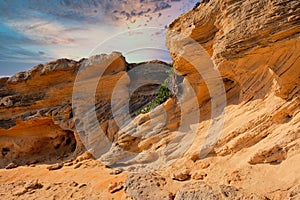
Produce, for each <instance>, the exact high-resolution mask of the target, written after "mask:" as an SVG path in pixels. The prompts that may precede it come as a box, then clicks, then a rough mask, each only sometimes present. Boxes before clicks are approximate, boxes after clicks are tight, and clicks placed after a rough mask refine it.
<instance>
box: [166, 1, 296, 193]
mask: <svg viewBox="0 0 300 200" xmlns="http://www.w3.org/2000/svg"><path fill="white" fill-rule="evenodd" d="M299 6H300V4H299V2H298V1H296V0H276V1H268V0H263V1H258V0H247V1H232V0H222V1H217V0H210V1H209V2H208V3H207V2H206V3H200V4H199V5H197V6H196V7H195V8H194V9H192V10H190V11H189V12H187V13H185V14H184V15H182V16H181V17H179V18H178V19H176V20H174V22H173V23H172V24H170V26H169V28H168V30H167V46H168V48H169V50H170V52H171V56H172V58H173V60H174V67H175V69H176V71H177V72H178V73H179V74H181V75H183V76H184V78H185V81H187V82H189V83H190V84H191V85H192V87H193V88H194V90H195V92H196V93H197V98H198V101H199V105H200V113H201V122H200V125H199V127H200V128H199V130H198V132H197V136H196V138H195V140H194V144H197V145H195V146H192V147H191V148H190V149H189V151H188V153H187V154H186V156H187V157H190V158H191V159H192V160H197V158H199V156H200V155H201V152H202V151H203V148H204V147H203V145H204V143H203V141H204V138H211V137H213V136H214V135H215V136H216V137H217V138H218V140H217V142H216V144H214V143H211V144H210V148H208V149H210V151H209V152H208V153H209V154H208V155H209V156H211V157H212V158H206V159H205V160H209V161H210V162H211V164H212V163H215V162H217V163H220V165H223V167H221V166H220V165H218V164H217V165H214V166H213V167H212V168H213V169H212V168H211V167H210V168H209V169H208V170H207V171H206V172H207V174H208V176H207V177H206V178H205V180H206V181H213V182H214V180H213V179H214V178H215V179H217V180H220V179H221V180H222V179H223V178H217V176H215V175H210V173H213V174H216V173H217V174H218V176H219V177H223V176H224V174H226V173H227V172H228V174H230V173H233V172H234V173H235V172H239V173H240V172H242V173H246V174H247V175H245V174H244V175H240V174H239V175H238V177H239V178H237V177H235V178H234V180H237V182H236V183H235V184H238V185H239V186H242V187H245V188H247V189H249V190H250V191H252V192H255V191H259V190H260V189H259V185H261V184H260V183H258V184H257V187H256V186H253V187H251V186H249V185H248V184H247V183H246V182H247V181H248V183H249V182H252V180H264V181H265V180H268V179H269V176H271V174H270V175H269V176H268V175H267V174H264V175H262V174H259V173H257V172H256V170H262V168H264V167H265V168H268V169H269V170H271V171H273V170H274V171H273V172H274V173H275V171H276V173H278V174H281V176H280V177H281V178H279V177H278V178H275V180H274V182H276V185H275V184H274V182H273V183H272V182H269V181H268V184H267V185H268V186H270V188H269V189H267V190H269V192H270V193H272V190H275V188H276V189H277V190H279V191H282V192H284V191H283V188H284V187H287V188H289V187H293V186H295V185H297V184H299V181H297V179H298V180H299V176H298V175H296V174H297V172H296V171H297V169H296V168H295V166H294V163H295V162H296V163H298V164H299V163H300V160H299V153H300V152H299V148H298V147H299V144H300V134H299V124H300V114H299V113H300V112H299V111H300V110H299V103H300V101H299V89H300V87H299V86H300V85H299V84H300V81H299V77H300V71H299V66H300V60H299V58H300V53H299V52H300V28H299V27H300V26H299V25H300V20H299V19H300V15H299V13H300V12H299V11H300V10H299ZM203 52H205V53H203ZM207 58H209V59H210V60H209V59H207ZM211 62H212V63H213V64H214V65H212V64H211ZM210 68H212V69H217V70H218V73H219V74H217V75H215V76H214V74H213V73H210V71H209V70H210ZM219 79H222V80H223V83H224V91H226V95H225V99H226V104H227V105H226V107H225V109H224V113H225V115H224V117H225V123H224V125H223V128H222V131H221V132H220V133H219V134H220V135H218V134H216V133H215V134H211V135H209V133H211V132H209V131H208V130H209V129H210V128H211V123H212V121H214V120H213V119H214V118H216V117H220V116H222V112H219V114H217V115H215V114H216V113H215V114H214V113H212V111H213V109H216V107H214V106H217V107H218V106H219V107H220V109H222V107H221V106H220V105H221V104H219V100H220V99H221V98H220V96H222V93H220V92H217V88H218V87H217V86H216V85H213V84H214V82H218V80H219ZM214 101H215V102H217V103H216V104H215V105H213V104H212V102H214ZM220 101H221V100H220ZM201 145H202V149H201ZM199 146H200V147H199ZM205 148H207V147H205ZM201 162H202V161H196V163H201ZM258 164H264V166H259V165H258ZM266 164H271V165H279V166H281V167H279V168H277V169H276V170H275V169H272V167H266ZM196 165H198V164H196ZM284 166H285V167H284ZM245 169H246V170H245ZM219 170H220V171H219ZM221 171H223V172H221ZM225 171H226V172H225ZM229 171H230V172H229ZM245 171H246V172H245ZM219 172H220V173H219ZM234 173H233V174H234ZM268 174H269V173H268ZM288 174H289V175H288ZM211 176H212V177H211ZM243 176H244V177H243ZM282 176H283V177H284V178H283V177H282ZM294 176H297V177H298V178H292V177H294ZM288 177H289V178H288ZM236 178H237V179H236ZM280 179H284V181H281V180H280ZM243 180H244V181H243ZM231 183H232V181H231ZM265 184H266V183H265ZM271 185H272V186H274V187H275V188H272V189H271ZM279 185H280V186H279ZM287 185H289V186H287ZM265 189H266V188H265ZM261 193H263V194H265V193H266V190H265V191H261ZM268 195H269V194H268ZM268 195H267V196H268ZM271 197H272V196H271ZM272 198H273V197H272Z"/></svg>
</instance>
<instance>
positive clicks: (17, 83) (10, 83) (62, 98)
mask: <svg viewBox="0 0 300 200" xmlns="http://www.w3.org/2000/svg"><path fill="white" fill-rule="evenodd" d="M148 64H149V65H152V66H154V67H155V65H163V66H165V67H169V66H168V65H167V64H165V63H163V62H159V61H154V62H152V63H142V65H148ZM135 67H139V64H128V63H126V61H125V58H124V57H123V56H122V55H121V54H120V53H117V52H113V53H112V54H109V55H105V54H103V55H97V56H92V57H90V58H89V59H82V60H80V61H78V62H76V61H73V60H68V59H60V60H57V61H54V62H50V63H47V64H45V65H38V66H36V67H34V68H33V69H32V70H30V71H28V72H21V73H18V74H16V75H14V76H12V77H10V78H3V79H1V81H0V83H1V84H0V113H1V115H0V150H1V152H2V153H1V154H0V157H1V162H0V166H1V167H4V166H6V165H7V164H8V163H10V162H12V161H13V162H15V163H17V164H19V165H22V164H25V163H27V162H28V161H29V160H32V159H35V160H37V161H39V162H44V161H47V162H48V161H50V162H56V160H57V159H64V158H67V157H69V156H73V155H75V156H76V155H79V154H80V153H82V152H84V151H85V147H84V146H83V144H82V142H81V141H82V139H83V138H84V137H85V135H84V134H85V133H79V132H78V126H80V124H81V123H82V120H83V119H82V118H78V117H77V115H76V112H78V111H79V112H80V111H87V110H86V108H85V107H84V106H82V107H79V108H77V107H74V106H73V105H72V102H73V101H74V99H72V98H76V97H77V96H75V97H74V94H73V88H74V87H75V86H74V85H75V80H77V82H78V79H79V78H78V73H79V71H80V70H81V71H82V73H81V74H80V79H79V81H80V82H79V83H77V85H76V86H77V87H76V90H77V92H78V91H79V92H80V94H81V95H82V96H81V97H83V98H82V99H79V101H81V102H82V105H85V102H89V101H92V100H93V99H92V98H94V97H95V96H96V99H95V105H93V107H94V109H95V113H96V115H97V121H96V123H99V125H100V127H101V128H102V130H103V133H104V134H105V135H106V137H107V138H109V140H110V141H111V142H113V141H114V140H115V137H116V133H117V131H118V130H119V127H118V125H117V124H116V122H115V121H114V119H113V118H114V117H113V113H112V109H111V98H112V93H113V90H114V87H115V85H118V86H119V87H120V86H123V85H124V86H126V85H127V84H129V83H130V84H135V83H136V80H134V78H137V77H136V76H132V77H130V75H129V76H128V75H127V71H128V70H129V69H132V68H135ZM85 68H87V69H85ZM95 69H100V70H101V69H105V70H104V71H103V74H102V76H101V80H100V81H99V84H98V85H96V86H97V87H96V90H95V92H94V95H93V96H88V95H86V96H85V94H87V93H88V92H89V91H90V90H92V89H91V88H92V86H90V85H91V84H90V82H92V81H94V80H98V79H99V77H98V76H97V75H98V74H97V73H95ZM96 72H97V70H96ZM157 73H158V74H159V73H160V71H159V70H158V71H157ZM141 75H142V74H141ZM159 76H163V75H156V77H159ZM122 77H125V80H126V81H121V82H118V81H119V80H120V79H121V78H122ZM123 79H124V78H123ZM161 79H165V78H164V77H162V78H161ZM148 82H149V83H148V84H152V82H151V80H149V81H148ZM96 83H97V82H96ZM78 85H79V86H78ZM158 87H159V84H152V85H150V86H149V87H141V88H140V89H139V88H136V89H138V90H136V91H135V92H134V93H133V95H132V96H131V98H130V114H131V115H132V116H136V115H137V114H139V111H140V110H141V109H142V108H143V107H144V106H145V105H146V104H147V103H148V102H149V101H150V100H152V99H153V95H154V94H155V92H156V91H157V90H158ZM119 96H120V99H121V97H127V96H128V94H119ZM139 99H143V100H142V101H139ZM74 109H75V111H74ZM80 109H81V110H80ZM117 109H120V108H117ZM87 112H88V111H87Z"/></svg>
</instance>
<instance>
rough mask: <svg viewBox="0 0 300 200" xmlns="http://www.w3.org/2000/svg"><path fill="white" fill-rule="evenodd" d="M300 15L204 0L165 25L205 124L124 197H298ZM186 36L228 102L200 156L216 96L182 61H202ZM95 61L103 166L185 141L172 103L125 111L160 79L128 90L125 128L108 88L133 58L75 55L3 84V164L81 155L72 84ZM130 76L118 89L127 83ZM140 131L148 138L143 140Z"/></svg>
mask: <svg viewBox="0 0 300 200" xmlns="http://www.w3.org/2000/svg"><path fill="white" fill-rule="evenodd" d="M299 11H300V3H299V1H297V0H275V1H268V0H246V1H234V0H222V1H218V0H210V1H209V2H208V3H205V4H204V3H201V4H199V5H198V6H196V7H195V8H194V9H192V10H190V11H189V12H188V13H186V14H184V15H182V16H181V17H180V18H178V19H176V20H175V21H174V22H173V23H172V24H171V25H170V26H169V28H168V31H167V46H168V48H169V50H170V52H171V56H172V58H173V61H174V68H175V69H176V71H177V72H178V73H179V74H181V75H183V76H184V77H185V79H186V80H185V81H188V82H190V83H191V84H192V87H193V88H194V90H195V92H196V94H197V99H198V102H199V105H201V106H200V108H199V109H200V113H201V115H200V117H201V121H200V123H199V124H198V127H199V129H198V130H195V131H194V133H195V138H194V140H193V141H192V145H191V147H190V148H189V149H188V151H187V152H185V153H184V154H183V155H182V156H181V157H179V158H177V157H176V159H174V160H175V162H174V163H172V162H170V165H167V166H166V167H164V168H162V169H160V170H157V171H155V172H147V173H132V174H129V175H128V176H127V180H126V181H125V184H124V191H125V192H126V195H127V196H128V197H129V198H131V199H299V198H300V196H299V195H300V190H299V185H300V182H299V180H300V177H299V165H300V131H299V130H300V100H299V89H300V87H299V84H300V80H299V77H300V71H299V66H300V59H299V58H300V28H299V27H300V15H299V14H300V12H299ZM189 39H193V40H194V42H196V43H197V44H200V45H201V46H202V47H203V48H204V49H205V50H206V51H207V52H208V55H209V56H210V57H211V59H212V61H213V62H214V63H215V65H216V67H217V69H218V70H219V72H220V75H221V78H222V80H223V83H224V87H225V91H226V100H227V106H226V108H225V111H224V112H225V116H226V119H225V120H226V121H225V124H224V127H223V131H222V133H221V135H220V138H219V139H218V141H217V143H216V144H215V145H214V146H213V148H212V150H211V151H210V152H209V154H208V155H207V156H206V157H205V158H202V159H200V158H199V155H200V152H199V151H200V149H201V145H202V142H203V139H204V138H205V136H206V133H207V130H208V129H209V127H210V122H211V101H212V100H214V99H217V97H212V96H210V93H209V90H208V87H209V86H208V85H207V84H206V82H205V80H204V79H203V77H202V76H201V74H199V73H197V71H196V69H195V67H194V66H192V64H191V63H189V62H188V61H187V60H186V59H185V56H188V57H191V58H193V60H194V61H197V59H198V58H197V51H191V49H190V48H189V47H190V45H191V43H188V42H187V41H189ZM193 56H194V57H193ZM99 61H108V62H109V61H113V62H112V63H111V65H110V66H109V68H108V70H107V71H106V72H105V73H104V76H103V79H102V82H101V84H100V85H98V88H97V91H99V92H97V93H96V97H95V99H96V102H97V103H96V113H97V117H98V120H99V122H100V123H101V127H102V129H103V130H105V131H104V132H105V134H106V136H107V138H108V139H109V141H111V142H112V147H111V149H110V151H109V152H108V153H107V154H106V155H105V157H104V158H103V159H104V160H103V161H105V162H106V163H107V164H109V165H114V164H116V163H118V164H119V163H120V161H121V163H122V164H123V166H131V165H132V166H134V167H132V168H130V167H129V168H127V170H128V171H136V170H137V169H138V168H137V167H140V168H141V169H142V168H143V165H139V164H141V163H142V164H144V163H147V162H148V163H152V162H155V161H156V160H157V155H156V154H155V152H156V151H159V150H161V149H163V148H164V146H166V145H167V144H168V143H170V142H171V141H174V140H175V141H179V142H178V143H176V144H177V145H180V144H181V143H180V142H181V141H180V140H179V139H178V140H177V138H176V133H177V131H178V129H177V128H178V126H179V125H180V121H181V118H180V117H181V115H182V113H181V111H180V106H178V105H177V104H176V100H175V99H169V100H168V101H167V102H165V103H164V104H163V105H161V106H160V107H159V108H158V109H155V110H154V111H152V112H150V113H149V114H144V115H139V113H135V112H133V111H134V110H139V108H142V107H143V106H145V105H146V104H147V103H148V102H149V101H151V99H152V98H153V94H154V93H155V92H156V91H157V89H158V85H148V86H147V87H143V88H141V89H140V90H139V91H137V93H135V94H134V95H133V96H131V106H132V108H134V109H132V110H131V116H132V117H133V120H132V121H131V122H130V123H129V124H128V126H126V131H125V132H124V131H119V128H118V126H116V124H115V122H114V120H113V117H112V113H111V111H110V109H111V107H110V100H111V93H112V87H107V86H113V85H114V84H115V83H116V82H117V81H118V80H119V78H120V77H121V76H123V75H125V76H126V74H127V73H128V71H129V70H130V69H132V67H136V64H128V63H126V61H125V58H124V57H123V56H122V55H121V54H119V53H112V54H110V55H99V56H95V57H91V58H89V59H83V60H81V61H79V62H76V61H71V60H67V59H61V60H57V61H55V62H51V63H48V64H46V65H39V66H37V67H35V68H33V69H32V70H30V71H29V72H25V73H19V74H16V75H15V76H13V77H11V78H3V79H0V127H1V128H0V149H1V151H2V154H0V157H1V163H0V164H1V166H2V167H4V166H5V165H7V164H8V163H10V162H12V161H14V162H15V163H17V164H20V165H22V164H23V163H26V161H28V160H29V159H32V158H35V159H38V160H40V161H41V162H54V163H55V162H59V161H62V160H64V159H66V158H64V157H68V158H70V157H72V156H77V155H80V154H81V153H82V152H84V151H85V148H84V146H83V145H82V144H81V140H80V137H79V134H82V133H77V132H76V128H75V125H76V124H78V123H80V121H78V120H77V121H76V119H75V118H74V116H73V114H72V105H71V103H72V99H71V97H72V89H71V88H72V87H73V84H74V80H75V77H76V74H77V72H78V69H79V66H80V65H81V64H82V63H83V62H90V63H91V64H92V65H95V67H97V62H99ZM198 61H199V62H201V60H198ZM100 63H101V62H100ZM154 64H161V65H166V66H168V65H167V64H166V63H161V62H154ZM138 65H139V64H138ZM98 67H99V66H98ZM100 67H101V66H100ZM202 69H203V70H205V66H203V68H202ZM84 77H85V78H84V79H83V80H84V81H83V82H85V83H88V81H89V80H93V79H94V78H97V77H94V74H91V73H87V74H85V75H84ZM213 78H214V77H212V79H213ZM130 80H131V79H130V77H129V78H128V82H122V83H121V84H124V85H126V84H130ZM83 85H85V84H83ZM85 89H86V88H84V87H83V88H79V90H82V91H84V90H85ZM88 100H90V99H83V101H88ZM187 104H188V103H187ZM193 106H194V104H189V108H191V109H192V108H193ZM160 109H164V110H166V111H167V115H168V118H167V119H168V120H167V123H166V125H165V126H164V127H163V128H160V127H152V126H151V127H150V128H148V129H147V125H148V124H149V123H150V122H155V123H154V125H155V124H159V122H161V119H162V118H161V115H160V112H159V111H160ZM188 111H190V110H188ZM150 115H151V116H152V118H151V120H150ZM152 125H153V124H152ZM144 135H145V136H147V137H141V136H144ZM124 150H125V151H124ZM126 153H127V154H126ZM130 153H135V154H134V155H135V156H132V154H130ZM45 155H47V156H45ZM139 155H141V156H139ZM143 155H147V156H144V157H143ZM131 156H132V157H131ZM121 167H122V166H121ZM139 181H140V182H141V184H136V183H137V182H139ZM153 191H156V192H155V193H153Z"/></svg>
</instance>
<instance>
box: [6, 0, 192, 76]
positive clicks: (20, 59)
mask: <svg viewBox="0 0 300 200" xmlns="http://www.w3.org/2000/svg"><path fill="white" fill-rule="evenodd" d="M197 2H198V0H52V1H48V0H13V1H12V0H0V18H1V21H0V41H1V43H0V77H2V76H11V75H13V74H15V73H17V72H20V71H26V70H29V69H30V68H32V67H34V66H35V65H37V64H40V63H42V64H44V63H47V62H50V61H52V60H56V59H59V58H69V59H74V60H80V59H81V58H83V57H89V56H91V55H94V54H101V53H110V52H112V51H120V52H122V53H123V54H124V55H125V57H126V60H127V61H128V62H141V61H146V60H152V59H160V60H164V61H170V57H169V53H168V51H167V50H166V48H165V30H166V27H167V25H168V24H169V23H171V22H172V21H173V20H174V19H175V18H177V17H178V16H180V15H181V14H182V13H185V12H186V11H188V10H189V9H191V8H193V7H194V5H195V4H196V3H197Z"/></svg>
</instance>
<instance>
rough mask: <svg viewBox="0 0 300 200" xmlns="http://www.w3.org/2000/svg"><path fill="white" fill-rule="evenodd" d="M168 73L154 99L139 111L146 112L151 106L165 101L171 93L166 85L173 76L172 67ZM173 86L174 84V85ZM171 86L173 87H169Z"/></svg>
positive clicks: (153, 106)
mask: <svg viewBox="0 0 300 200" xmlns="http://www.w3.org/2000/svg"><path fill="white" fill-rule="evenodd" d="M167 73H168V74H169V77H168V78H167V79H166V80H165V81H164V83H163V84H162V85H161V86H160V87H159V91H158V93H157V94H156V97H155V99H154V100H153V101H152V102H150V103H149V104H148V105H147V106H146V107H145V108H143V109H142V110H141V113H143V114H145V113H148V112H149V111H150V110H152V109H153V108H155V107H157V106H158V105H160V104H162V103H163V102H165V101H166V100H167V99H168V98H169V97H170V96H171V95H172V91H171V90H169V88H168V86H169V85H170V82H172V81H171V80H172V79H173V77H174V69H173V68H172V69H171V70H169V71H168V72H167ZM174 87H175V86H174ZM171 88H173V87H171Z"/></svg>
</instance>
